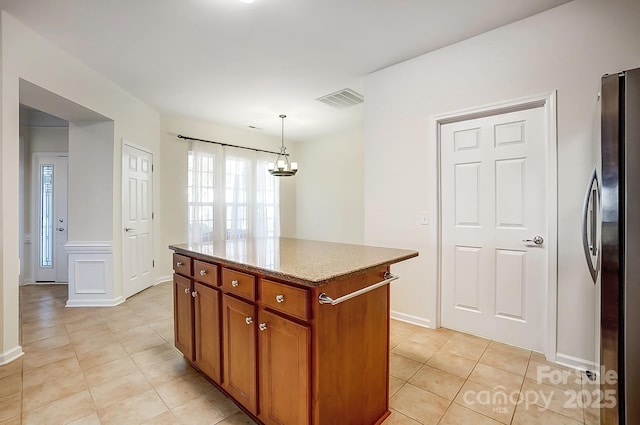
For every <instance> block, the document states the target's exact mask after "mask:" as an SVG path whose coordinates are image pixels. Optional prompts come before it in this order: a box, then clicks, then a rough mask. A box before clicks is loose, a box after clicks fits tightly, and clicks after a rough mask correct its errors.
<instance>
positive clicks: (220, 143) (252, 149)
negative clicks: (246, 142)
mask: <svg viewBox="0 0 640 425" xmlns="http://www.w3.org/2000/svg"><path fill="white" fill-rule="evenodd" d="M178 139H184V140H196V141H198V142H206V143H215V144H216V145H221V146H230V147H232V148H240V149H248V150H250V151H256V152H264V153H272V154H274V155H279V154H280V152H274V151H265V150H263V149H256V148H249V147H247V146H238V145H231V144H229V143H222V142H214V141H213V140H205V139H197V138H195V137H189V136H183V135H182V134H178ZM284 155H285V156H289V154H288V153H285V154H284Z"/></svg>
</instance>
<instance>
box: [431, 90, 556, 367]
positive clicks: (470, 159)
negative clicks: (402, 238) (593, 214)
mask: <svg viewBox="0 0 640 425" xmlns="http://www.w3.org/2000/svg"><path fill="white" fill-rule="evenodd" d="M554 100H555V95H554V94H551V95H549V96H544V97H538V98H528V99H525V100H522V101H514V102H511V103H508V104H502V105H496V106H490V107H483V108H478V109H476V110H467V111H463V112H460V113H453V114H448V115H446V116H441V117H438V118H436V120H435V121H436V126H437V128H438V136H437V137H438V143H437V145H438V150H439V153H438V157H439V176H438V182H439V183H438V186H439V187H438V190H439V193H440V202H439V209H440V211H439V217H440V219H439V234H440V236H439V254H440V255H439V257H440V264H439V269H440V303H439V307H440V321H441V325H442V326H445V327H448V328H451V329H455V330H459V331H462V332H466V333H470V334H474V335H479V336H483V337H486V338H490V339H493V340H497V341H500V342H504V343H507V344H511V345H516V346H520V347H524V348H528V349H533V350H537V351H544V352H545V353H546V354H547V357H553V358H554V356H555V344H556V342H555V335H556V333H555V322H556V301H555V300H556V278H555V276H556V269H557V260H556V258H557V253H556V248H555V247H556V239H557V235H556V229H557V227H556V226H557V224H556V221H557V217H556V216H557V214H556V208H557V207H556V202H557V201H556V200H555V196H556V195H555V194H556V185H557V183H556V177H555V176H556V161H555V155H556V147H555V120H554V118H553V117H555V111H553V109H554V106H553V105H554V104H555V102H554ZM552 112H553V113H552Z"/></svg>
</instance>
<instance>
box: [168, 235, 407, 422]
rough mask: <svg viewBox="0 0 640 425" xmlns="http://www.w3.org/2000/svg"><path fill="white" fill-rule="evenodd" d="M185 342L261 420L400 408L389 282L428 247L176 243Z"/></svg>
mask: <svg viewBox="0 0 640 425" xmlns="http://www.w3.org/2000/svg"><path fill="white" fill-rule="evenodd" d="M169 248H170V249H172V250H173V251H174V254H173V269H174V277H173V281H174V318H175V346H176V348H178V349H179V350H180V351H181V352H182V353H183V354H184V356H185V358H186V359H187V360H188V361H189V362H190V363H191V364H192V365H193V366H194V367H195V368H197V369H198V370H199V371H200V372H201V373H202V374H203V375H204V376H206V377H207V378H208V379H209V381H211V382H212V383H213V384H215V385H216V386H218V387H219V388H220V389H222V390H223V391H224V392H225V393H227V394H228V395H229V396H230V397H231V398H233V399H234V400H235V401H236V403H237V404H238V405H239V406H240V407H241V408H242V409H243V410H245V411H246V412H247V413H248V414H250V415H251V416H252V417H253V418H254V419H256V420H257V421H258V422H260V423H263V424H267V425H271V424H274V425H275V424H278V425H336V424H340V425H348V424H353V425H356V424H357V425H373V424H380V423H382V422H383V421H384V420H385V419H386V418H387V417H388V416H389V413H390V412H389V400H388V399H389V283H390V282H391V281H393V280H395V279H397V276H393V275H391V274H390V266H391V264H393V263H397V262H400V261H404V260H407V259H409V258H412V257H415V256H417V255H418V253H417V252H416V251H411V250H401V249H390V248H379V247H370V246H362V245H349V244H338V243H329V242H319V241H309V240H300V239H289V238H262V239H244V240H235V241H224V242H216V243H212V244H202V245H171V246H169Z"/></svg>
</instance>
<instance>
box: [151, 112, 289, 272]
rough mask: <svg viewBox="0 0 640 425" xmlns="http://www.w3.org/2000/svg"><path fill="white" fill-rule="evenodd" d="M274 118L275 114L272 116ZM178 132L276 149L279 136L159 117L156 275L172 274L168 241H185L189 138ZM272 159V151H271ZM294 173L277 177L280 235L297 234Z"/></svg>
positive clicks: (181, 118)
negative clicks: (160, 120) (159, 176)
mask: <svg viewBox="0 0 640 425" xmlns="http://www.w3.org/2000/svg"><path fill="white" fill-rule="evenodd" d="M275 119H277V117H276V118H275ZM178 134H181V135H183V136H188V137H194V138H198V139H205V140H213V141H217V142H222V143H228V144H232V145H239V146H247V147H253V148H258V149H264V150H269V151H275V152H277V151H278V148H279V146H280V138H279V137H274V136H269V135H265V134H263V133H261V132H260V131H259V130H251V129H248V128H247V129H242V128H233V127H228V126H224V125H220V124H216V123H212V122H206V121H201V120H196V119H192V118H187V117H182V116H176V115H166V116H163V117H162V122H161V132H160V155H159V157H160V158H159V162H158V163H157V164H158V167H159V168H160V169H161V170H162V172H161V176H162V177H161V180H160V182H159V183H160V186H161V188H162V189H161V193H160V196H161V197H162V199H161V201H160V202H161V206H160V209H161V211H162V215H161V217H160V223H159V225H160V226H159V227H160V228H161V234H160V237H159V241H160V243H159V246H160V249H161V250H162V252H161V254H160V255H159V256H157V257H156V271H157V276H158V278H159V279H163V278H165V279H170V278H171V273H172V270H171V264H172V262H171V254H172V253H173V251H170V250H169V249H168V246H169V245H171V244H180V243H186V242H187V152H188V148H189V142H187V141H185V140H183V139H178V137H177V136H178ZM286 146H287V152H289V153H290V154H291V155H292V157H293V158H296V155H297V151H298V148H297V145H296V144H295V143H291V142H289V141H287V144H286ZM274 159H275V155H274ZM296 179H297V175H296V177H293V178H291V177H281V178H280V235H281V236H282V237H295V235H296Z"/></svg>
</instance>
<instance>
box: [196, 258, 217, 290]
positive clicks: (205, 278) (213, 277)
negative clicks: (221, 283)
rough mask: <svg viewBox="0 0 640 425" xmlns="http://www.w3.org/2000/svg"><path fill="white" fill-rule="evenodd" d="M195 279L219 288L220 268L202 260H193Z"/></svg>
mask: <svg viewBox="0 0 640 425" xmlns="http://www.w3.org/2000/svg"><path fill="white" fill-rule="evenodd" d="M193 277H194V278H195V280H197V281H199V282H203V283H208V284H210V285H213V286H218V266H216V265H215V264H211V263H205V262H204V261H200V260H193Z"/></svg>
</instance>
